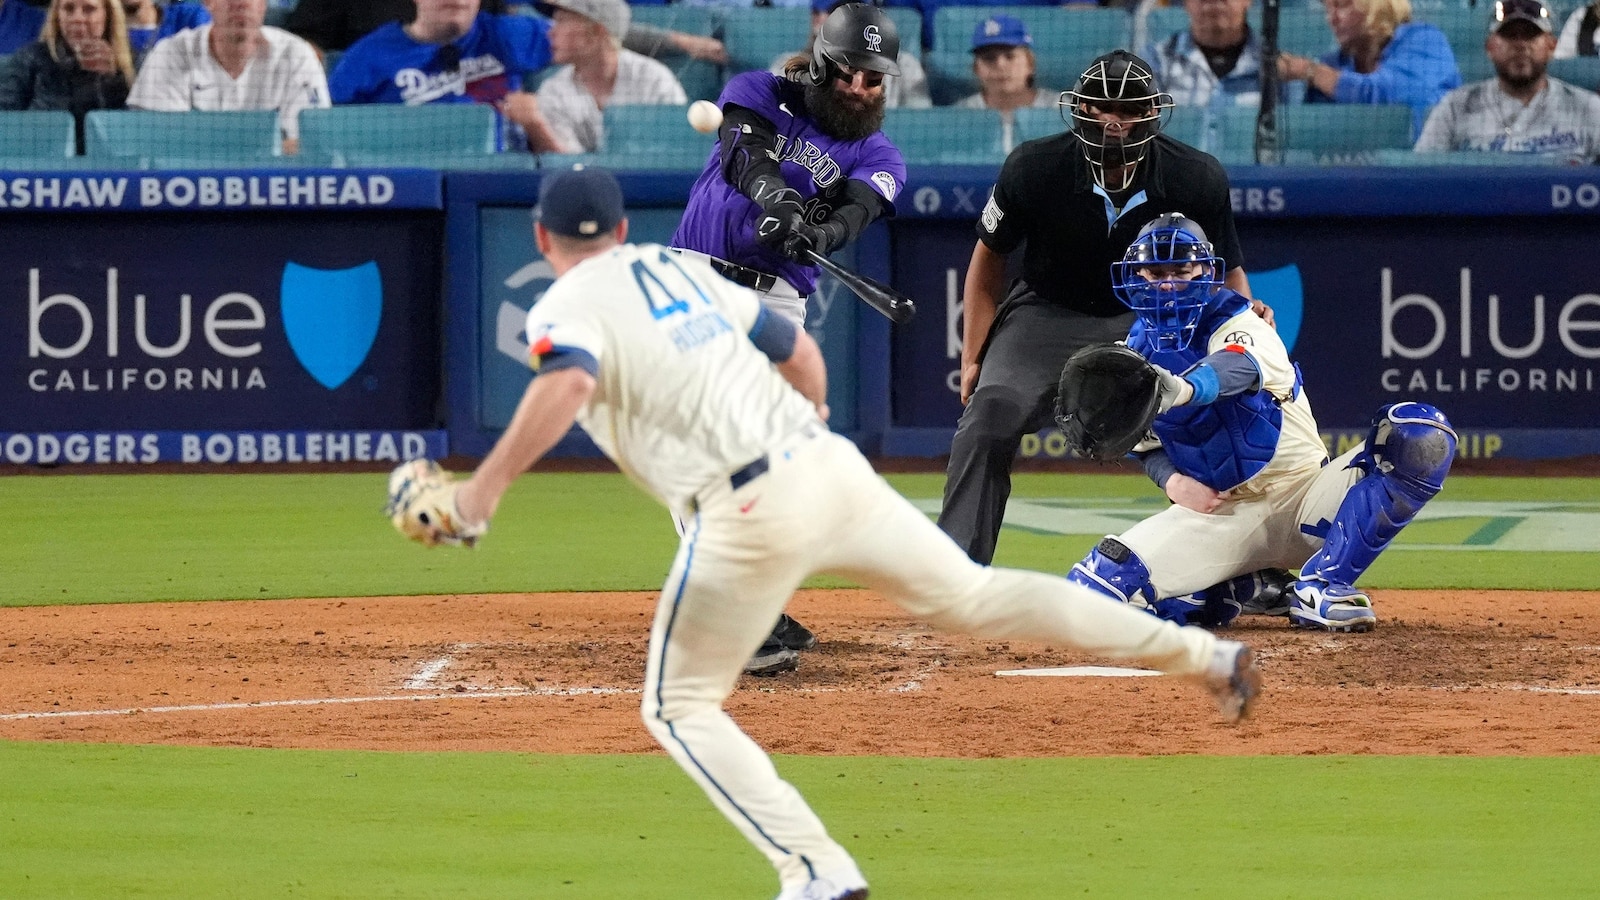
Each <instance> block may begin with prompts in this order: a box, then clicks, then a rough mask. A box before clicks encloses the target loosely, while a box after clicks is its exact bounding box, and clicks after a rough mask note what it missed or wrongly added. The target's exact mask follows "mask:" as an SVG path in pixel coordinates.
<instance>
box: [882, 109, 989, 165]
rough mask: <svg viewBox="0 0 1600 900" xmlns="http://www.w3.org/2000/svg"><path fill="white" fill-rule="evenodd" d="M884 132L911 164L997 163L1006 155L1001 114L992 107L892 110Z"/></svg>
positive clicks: (887, 117) (888, 112) (886, 113)
mask: <svg viewBox="0 0 1600 900" xmlns="http://www.w3.org/2000/svg"><path fill="white" fill-rule="evenodd" d="M883 132H884V134H886V135H888V136H889V139H890V140H892V141H894V144H895V146H896V147H899V148H900V153H901V154H902V155H903V156H904V157H905V160H906V164H907V165H911V166H918V165H923V166H928V165H995V164H998V163H1000V162H1003V161H1004V160H1005V158H1006V151H1005V144H1004V133H1003V129H1002V127H1001V120H1000V113H999V112H997V111H996V110H992V109H957V108H955V107H950V106H936V107H933V108H932V109H890V110H887V111H886V112H885V114H884V119H883Z"/></svg>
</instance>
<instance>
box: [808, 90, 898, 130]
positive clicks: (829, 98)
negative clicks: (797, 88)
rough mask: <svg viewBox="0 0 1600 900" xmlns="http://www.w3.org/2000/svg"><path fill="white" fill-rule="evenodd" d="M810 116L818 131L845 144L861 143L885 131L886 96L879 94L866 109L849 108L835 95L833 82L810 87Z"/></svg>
mask: <svg viewBox="0 0 1600 900" xmlns="http://www.w3.org/2000/svg"><path fill="white" fill-rule="evenodd" d="M805 88H806V112H809V113H810V114H811V118H812V119H813V120H814V121H815V122H816V123H817V128H819V129H821V130H822V133H823V134H826V135H827V136H829V137H832V138H838V139H839V140H841V141H859V140H861V139H862V138H865V137H867V136H869V135H871V134H873V133H874V132H876V131H878V130H879V129H881V128H883V110H884V95H883V94H882V93H880V94H878V96H877V97H876V98H874V99H873V100H872V101H871V102H870V103H868V104H867V105H866V107H865V108H861V107H856V106H852V105H848V104H846V103H845V102H844V101H843V100H842V99H841V98H840V97H839V95H838V94H836V93H834V90H833V82H832V81H831V80H830V81H827V82H824V83H822V84H808V85H806V86H805Z"/></svg>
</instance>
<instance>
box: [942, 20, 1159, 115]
mask: <svg viewBox="0 0 1600 900" xmlns="http://www.w3.org/2000/svg"><path fill="white" fill-rule="evenodd" d="M996 14H1005V15H1009V16H1015V17H1016V18H1018V19H1021V20H1022V21H1023V22H1024V23H1026V24H1027V26H1028V30H1029V32H1031V33H1032V35H1033V51H1034V56H1035V57H1036V58H1037V59H1038V63H1039V70H1038V81H1039V83H1040V84H1041V85H1044V86H1045V87H1047V88H1051V89H1053V90H1061V89H1063V88H1068V87H1071V86H1072V85H1073V83H1075V82H1076V81H1077V78H1078V75H1079V74H1081V73H1082V72H1083V70H1084V68H1085V67H1086V66H1088V64H1089V62H1090V61H1091V60H1093V59H1094V58H1095V57H1096V56H1099V55H1100V54H1102V53H1105V52H1107V51H1110V50H1114V49H1116V48H1118V47H1126V46H1127V45H1128V41H1129V40H1130V38H1131V33H1130V28H1131V19H1130V17H1129V16H1128V14H1127V13H1126V12H1124V11H1123V10H1121V9H1114V8H1102V7H1088V8H1084V9H1077V8H1073V9H1062V8H1060V7H1054V6H946V7H941V8H940V9H939V10H938V11H937V12H935V13H934V25H933V29H934V45H933V49H932V50H930V51H929V52H928V55H927V61H928V65H927V68H928V82H929V87H930V89H931V90H932V92H933V99H934V102H935V103H950V102H953V101H955V100H959V99H960V98H961V97H963V96H966V95H967V94H971V93H973V92H974V91H976V90H977V89H978V82H977V78H976V77H975V76H974V75H973V74H972V32H973V29H974V28H976V27H977V25H978V23H979V22H981V21H983V20H984V19H985V18H988V17H989V16H992V15H996Z"/></svg>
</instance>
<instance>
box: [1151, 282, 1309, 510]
mask: <svg viewBox="0 0 1600 900" xmlns="http://www.w3.org/2000/svg"><path fill="white" fill-rule="evenodd" d="M1249 308H1250V301H1249V300H1247V299H1246V298H1245V297H1243V296H1241V295H1240V294H1236V293H1234V292H1233V291H1230V290H1228V289H1226V288H1223V289H1221V290H1218V291H1217V293H1216V295H1215V296H1214V297H1213V298H1212V299H1211V302H1210V303H1209V304H1208V305H1207V307H1206V311H1205V313H1204V315H1203V316H1202V317H1201V319H1200V325H1199V327H1198V328H1196V329H1195V339H1194V341H1192V342H1191V343H1190V344H1189V346H1188V347H1185V348H1184V349H1182V350H1171V351H1158V350H1156V349H1155V341H1154V340H1153V338H1152V336H1151V335H1150V334H1149V332H1148V330H1147V329H1146V327H1145V324H1144V322H1143V321H1142V320H1140V321H1135V322H1134V324H1133V328H1132V329H1131V330H1130V331H1129V332H1128V346H1130V347H1132V348H1133V349H1135V350H1137V351H1139V353H1140V354H1142V355H1143V356H1144V357H1145V358H1146V359H1148V360H1150V361H1151V362H1153V363H1155V364H1156V365H1158V366H1161V367H1162V368H1165V369H1166V370H1167V371H1169V372H1177V373H1179V374H1182V373H1184V372H1187V371H1189V369H1191V368H1193V367H1194V365H1195V364H1196V363H1198V362H1199V361H1200V360H1202V359H1205V358H1206V357H1207V356H1208V355H1210V354H1209V353H1208V352H1207V350H1206V347H1207V346H1208V345H1209V343H1210V338H1211V335H1212V334H1213V333H1215V332H1216V331H1217V329H1219V328H1221V327H1222V326H1223V324H1224V323H1226V322H1227V321H1228V320H1229V319H1232V318H1233V317H1234V316H1236V315H1238V314H1239V313H1242V312H1244V311H1246V310H1248V309H1249ZM1299 393H1300V367H1299V366H1295V370H1294V396H1298V395H1299ZM1152 428H1153V429H1154V431H1155V433H1156V436H1157V437H1159V438H1161V446H1162V447H1163V448H1164V449H1165V450H1166V451H1167V456H1168V457H1170V458H1171V459H1172V464H1173V465H1174V466H1176V467H1177V469H1178V471H1179V472H1182V473H1183V474H1185V475H1188V476H1189V477H1190V478H1193V479H1194V480H1196V481H1198V482H1200V483H1201V484H1203V485H1205V486H1206V487H1209V488H1212V489H1213V490H1218V491H1225V490H1228V489H1229V488H1233V487H1237V486H1238V485H1241V484H1243V483H1244V482H1246V481H1249V480H1250V479H1251V478H1253V477H1255V475H1256V473H1258V472H1260V471H1261V470H1262V469H1264V468H1266V466H1267V463H1268V462H1269V461H1270V460H1271V459H1272V455H1273V454H1274V453H1276V452H1277V450H1278V436H1279V435H1281V434H1282V433H1283V410H1282V409H1281V408H1280V407H1279V406H1278V401H1277V398H1275V397H1273V396H1272V394H1271V393H1269V392H1268V391H1265V390H1254V391H1247V392H1245V393H1242V394H1235V395H1233V396H1230V397H1218V398H1217V400H1216V401H1215V402H1213V403H1208V404H1205V405H1204V406H1179V407H1175V408H1173V409H1171V410H1168V411H1167V412H1166V413H1164V414H1162V415H1161V416H1160V417H1159V418H1157V419H1156V421H1155V423H1154V425H1153V426H1152Z"/></svg>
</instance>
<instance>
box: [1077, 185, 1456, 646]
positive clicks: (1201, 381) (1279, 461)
mask: <svg viewBox="0 0 1600 900" xmlns="http://www.w3.org/2000/svg"><path fill="white" fill-rule="evenodd" d="M1224 265H1225V264H1224V262H1223V260H1222V259H1221V258H1219V257H1218V256H1217V255H1216V253H1215V252H1214V251H1213V249H1212V246H1211V244H1210V242H1209V241H1207V240H1206V235H1205V232H1204V231H1203V230H1202V229H1201V227H1200V226H1199V225H1198V224H1197V223H1195V222H1194V221H1192V220H1190V219H1188V218H1186V217H1184V216H1183V215H1182V214H1181V213H1166V214H1164V215H1161V216H1159V217H1157V218H1155V219H1153V220H1152V221H1150V222H1149V224H1147V225H1145V226H1144V228H1143V230H1141V231H1140V232H1139V236H1138V238H1137V239H1136V240H1135V241H1134V243H1133V245H1132V246H1130V247H1129V248H1128V251H1127V254H1126V255H1125V256H1124V257H1123V259H1122V261H1121V262H1119V263H1117V264H1114V265H1113V266H1112V283H1113V285H1114V287H1115V289H1116V292H1117V296H1118V297H1120V298H1121V299H1122V301H1123V302H1124V303H1126V304H1127V305H1128V306H1129V307H1130V308H1131V309H1133V311H1134V312H1135V314H1136V316H1137V318H1136V320H1135V322H1134V325H1133V328H1132V329H1131V330H1130V331H1129V333H1128V339H1127V343H1128V346H1129V347H1131V348H1133V349H1134V350H1137V351H1138V352H1139V353H1140V354H1141V355H1143V356H1144V357H1145V358H1146V359H1148V360H1150V361H1151V362H1152V363H1154V364H1155V365H1156V367H1157V372H1158V374H1159V375H1160V376H1161V394H1162V396H1161V410H1162V414H1161V415H1159V416H1157V417H1156V419H1155V422H1154V425H1153V427H1152V431H1153V438H1151V439H1149V440H1147V441H1146V442H1145V443H1143V444H1141V445H1139V446H1137V447H1135V448H1134V451H1135V455H1137V456H1139V457H1140V458H1141V459H1142V460H1143V463H1144V467H1145V471H1146V472H1147V473H1149V475H1150V477H1151V479H1152V480H1154V481H1155V483H1156V484H1157V485H1159V486H1160V487H1162V488H1163V489H1164V490H1165V491H1166V494H1167V497H1168V498H1169V499H1171V500H1172V503H1173V505H1172V506H1171V507H1169V508H1167V509H1166V510H1164V511H1163V512H1160V513H1158V514H1156V515H1154V516H1151V517H1150V518H1148V519H1146V520H1144V521H1143V522H1140V523H1139V524H1137V525H1135V526H1133V527H1132V528H1130V529H1128V530H1127V531H1126V532H1124V533H1122V534H1121V535H1118V536H1115V537H1107V538H1106V539H1105V540H1103V541H1101V542H1100V543H1099V545H1098V546H1096V547H1095V549H1094V550H1093V551H1091V552H1090V553H1089V555H1088V556H1087V557H1086V558H1084V560H1083V561H1082V562H1080V563H1078V564H1077V565H1075V566H1074V567H1073V569H1072V572H1071V574H1070V575H1069V576H1068V577H1069V578H1071V579H1072V580H1073V581H1075V582H1077V583H1079V584H1083V585H1085V586H1087V587H1090V588H1093V589H1094V590H1097V591H1100V592H1101V593H1103V594H1106V595H1108V596H1111V597H1114V598H1116V599H1118V600H1122V601H1125V602H1128V603H1131V604H1134V605H1136V606H1141V607H1148V608H1150V609H1151V610H1152V611H1153V612H1155V613H1156V614H1157V615H1159V616H1161V617H1163V618H1168V619H1173V620H1175V621H1179V622H1189V623H1192V624H1205V625H1223V624H1227V622H1228V621H1229V620H1231V619H1232V618H1233V616H1235V615H1237V614H1238V612H1239V606H1238V600H1239V598H1237V597H1235V596H1232V595H1229V594H1228V593H1227V592H1226V591H1225V590H1223V589H1224V588H1226V585H1225V584H1222V583H1224V582H1227V581H1228V580H1229V579H1233V578H1235V577H1236V576H1241V575H1245V574H1247V573H1251V572H1255V571H1256V570H1259V569H1265V568H1269V567H1283V568H1293V569H1299V570H1300V574H1299V577H1298V579H1297V580H1296V581H1295V582H1294V585H1293V592H1292V594H1291V596H1290V598H1289V620H1290V622H1291V624H1294V625H1297V626H1300V627H1304V628H1315V629H1324V630H1328V631H1367V630H1370V629H1371V628H1372V627H1373V626H1374V625H1375V624H1376V622H1377V616H1376V614H1375V613H1374V612H1373V609H1372V600H1371V598H1370V597H1369V596H1368V595H1367V594H1366V593H1365V592H1363V591H1361V590H1360V589H1358V588H1356V587H1355V586H1354V584H1355V581H1356V579H1357V578H1358V577H1359V576H1360V575H1361V573H1362V572H1365V571H1366V570H1367V568H1368V567H1369V566H1371V565H1372V563H1373V561H1374V560H1375V559H1377V557H1378V554H1379V553H1381V552H1383V549H1384V548H1385V547H1387V546H1388V545H1389V543H1390V542H1391V541H1393V540H1394V538H1395V536H1396V535H1397V534H1399V532H1400V530H1401V529H1402V528H1404V527H1405V526H1406V524H1407V523H1409V522H1410V521H1411V520H1412V518H1413V517H1415V516H1416V514H1417V511H1418V510H1419V509H1421V508H1422V505H1423V504H1425V503H1427V502H1428V500H1429V499H1431V498H1432V497H1433V496H1434V495H1435V494H1437V493H1438V492H1439V490H1440V488H1442V487H1443V485H1444V478H1445V475H1446V474H1447V473H1448V472H1449V470H1450V463H1451V460H1452V459H1454V457H1455V450H1456V435H1455V432H1454V431H1453V430H1451V427H1450V423H1449V421H1448V420H1446V419H1445V417H1444V414H1443V413H1441V412H1439V411H1438V410H1437V409H1435V408H1433V407H1432V406H1429V405H1428V404H1426V403H1416V402H1405V403H1394V404H1390V405H1388V406H1385V407H1384V408H1383V409H1382V410H1380V411H1379V413H1378V417H1377V421H1376V424H1375V425H1374V427H1373V429H1372V432H1371V434H1370V435H1369V436H1368V438H1367V439H1366V440H1365V441H1364V442H1362V443H1361V444H1359V445H1358V446H1356V447H1355V448H1353V449H1351V450H1350V451H1349V452H1348V453H1345V454H1344V455H1343V456H1340V457H1339V458H1338V459H1335V460H1333V461H1332V462H1331V463H1330V462H1329V460H1328V456H1327V453H1326V451H1325V449H1324V447H1323V444H1322V439H1321V438H1320V437H1319V436H1318V433H1317V423H1316V420H1315V419H1314V418H1313V417H1312V415H1311V404H1310V401H1309V400H1308V399H1307V398H1306V394H1305V391H1304V389H1303V388H1302V386H1301V383H1300V370H1299V367H1298V366H1296V365H1295V364H1294V363H1293V362H1291V361H1290V359H1289V353H1288V350H1286V349H1285V348H1284V345H1283V341H1282V340H1281V339H1279V337H1278V334H1277V332H1276V331H1274V330H1273V329H1272V328H1271V326H1269V325H1267V323H1266V322H1265V321H1263V320H1262V319H1261V318H1260V317H1259V316H1257V315H1255V314H1253V313H1252V312H1251V311H1250V301H1249V300H1247V299H1246V298H1244V297H1242V296H1240V295H1239V294H1237V293H1235V292H1233V291H1231V290H1229V289H1227V288H1226V287H1224V286H1223V282H1222V272H1223V271H1224ZM1173 373H1181V375H1175V374H1173ZM1211 585H1217V587H1216V588H1212V589H1210V590H1204V589H1206V588H1207V587H1208V586H1211ZM1195 592H1199V593H1195Z"/></svg>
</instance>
